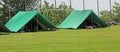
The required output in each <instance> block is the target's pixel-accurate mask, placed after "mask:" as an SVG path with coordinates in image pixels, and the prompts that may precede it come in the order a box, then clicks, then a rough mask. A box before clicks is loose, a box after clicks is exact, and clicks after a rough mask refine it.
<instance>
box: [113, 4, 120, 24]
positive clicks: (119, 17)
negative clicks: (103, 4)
mask: <svg viewBox="0 0 120 52" xmlns="http://www.w3.org/2000/svg"><path fill="white" fill-rule="evenodd" d="M114 3H115V5H114V6H113V13H114V19H115V21H117V22H119V23H120V4H119V3H118V2H114Z"/></svg>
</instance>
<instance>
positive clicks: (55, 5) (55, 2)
mask: <svg viewBox="0 0 120 52" xmlns="http://www.w3.org/2000/svg"><path fill="white" fill-rule="evenodd" d="M55 8H56V0H55Z"/></svg>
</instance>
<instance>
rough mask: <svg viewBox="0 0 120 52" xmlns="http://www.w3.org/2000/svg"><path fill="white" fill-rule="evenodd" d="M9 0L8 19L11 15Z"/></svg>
mask: <svg viewBox="0 0 120 52" xmlns="http://www.w3.org/2000/svg"><path fill="white" fill-rule="evenodd" d="M10 1H11V0H8V5H9V6H8V20H9V19H10V16H11V13H10V4H11V2H10Z"/></svg>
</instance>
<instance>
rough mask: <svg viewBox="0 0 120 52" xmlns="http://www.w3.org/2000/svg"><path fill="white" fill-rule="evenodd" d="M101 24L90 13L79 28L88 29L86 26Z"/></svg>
mask: <svg viewBox="0 0 120 52" xmlns="http://www.w3.org/2000/svg"><path fill="white" fill-rule="evenodd" d="M100 27H101V25H100V24H99V23H97V22H96V21H95V20H94V19H93V17H92V16H91V15H90V16H88V18H86V19H85V21H84V22H83V23H82V24H81V25H80V26H79V27H78V28H79V29H86V28H100Z"/></svg>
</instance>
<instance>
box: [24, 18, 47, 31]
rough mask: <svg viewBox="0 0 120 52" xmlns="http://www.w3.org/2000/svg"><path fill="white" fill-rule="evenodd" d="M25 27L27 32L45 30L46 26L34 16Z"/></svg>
mask: <svg viewBox="0 0 120 52" xmlns="http://www.w3.org/2000/svg"><path fill="white" fill-rule="evenodd" d="M23 29H24V31H25V32H36V31H44V30H45V29H46V27H44V25H42V23H41V22H39V21H38V19H37V18H34V19H32V20H31V21H30V22H29V23H27V24H26V25H25V26H24V28H23Z"/></svg>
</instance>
